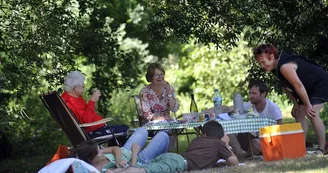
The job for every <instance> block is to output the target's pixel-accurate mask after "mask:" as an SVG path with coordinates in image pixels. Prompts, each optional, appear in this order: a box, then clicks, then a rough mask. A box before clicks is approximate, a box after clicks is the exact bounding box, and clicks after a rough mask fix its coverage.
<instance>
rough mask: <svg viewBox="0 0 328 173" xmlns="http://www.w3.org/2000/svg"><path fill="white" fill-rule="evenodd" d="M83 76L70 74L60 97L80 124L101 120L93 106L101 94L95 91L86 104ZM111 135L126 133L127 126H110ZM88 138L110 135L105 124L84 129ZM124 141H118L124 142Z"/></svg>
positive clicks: (75, 73)
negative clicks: (83, 96)
mask: <svg viewBox="0 0 328 173" xmlns="http://www.w3.org/2000/svg"><path fill="white" fill-rule="evenodd" d="M84 80H85V77H84V75H83V74H82V73H81V72H79V71H73V72H70V73H69V74H68V75H67V76H66V78H65V82H64V91H65V92H64V93H63V94H62V95H61V97H62V98H63V100H64V102H65V103H66V105H67V106H68V107H69V108H70V109H71V111H72V112H73V113H74V115H75V116H76V118H77V119H78V120H79V121H80V123H82V124H83V123H90V122H95V121H99V120H101V119H103V118H102V117H101V116H99V115H98V114H97V112H96V111H95V104H96V102H97V101H98V100H99V97H100V96H101V93H100V91H99V90H96V91H95V92H94V93H93V94H92V95H91V97H90V99H89V101H88V103H86V101H85V100H84V99H83V98H82V95H83V91H84ZM110 128H111V129H112V130H113V133H119V132H126V131H127V130H128V129H129V127H128V126H127V125H113V126H110ZM85 131H86V132H87V133H88V136H89V137H90V138H91V139H92V138H96V137H99V136H103V135H107V134H110V130H109V127H108V126H107V125H106V124H104V123H103V124H99V125H95V126H91V127H85ZM124 140H125V139H121V140H120V139H119V141H120V142H123V143H124V142H125V141H124Z"/></svg>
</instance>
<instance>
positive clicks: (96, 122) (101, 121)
mask: <svg viewBox="0 0 328 173" xmlns="http://www.w3.org/2000/svg"><path fill="white" fill-rule="evenodd" d="M112 120H113V118H104V119H102V120H99V121H95V122H91V123H84V124H79V126H80V127H90V126H95V125H98V124H101V123H106V122H109V121H112Z"/></svg>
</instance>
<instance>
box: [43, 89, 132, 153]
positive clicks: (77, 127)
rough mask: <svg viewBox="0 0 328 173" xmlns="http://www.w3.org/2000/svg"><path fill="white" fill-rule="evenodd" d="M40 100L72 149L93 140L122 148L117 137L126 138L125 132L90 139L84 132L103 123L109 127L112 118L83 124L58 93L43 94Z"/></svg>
mask: <svg viewBox="0 0 328 173" xmlns="http://www.w3.org/2000/svg"><path fill="white" fill-rule="evenodd" d="M40 98H41V100H42V102H43V103H44V105H45V106H46V107H47V109H48V111H49V112H50V114H51V115H52V117H53V119H54V120H55V121H56V122H57V124H58V125H59V126H60V128H61V129H62V130H63V131H64V133H65V134H66V136H67V138H68V140H69V141H70V143H71V145H72V147H75V146H77V145H79V144H80V143H81V142H83V141H86V140H93V141H95V142H97V143H98V144H99V145H100V144H104V143H105V142H108V141H110V140H114V141H115V143H116V144H117V145H118V146H120V144H119V142H118V140H117V139H116V137H119V136H126V133H124V132H123V133H115V134H114V133H113V131H112V130H111V129H110V130H111V134H110V135H105V136H100V137H97V138H93V139H90V137H89V136H88V134H87V133H86V132H85V131H84V129H83V127H89V126H94V125H98V124H101V123H107V125H108V126H109V124H108V122H109V121H111V120H112V118H104V119H102V120H100V121H96V122H92V123H85V124H81V123H80V122H79V121H78V120H77V118H76V117H75V115H74V114H73V112H72V111H71V110H70V109H69V108H68V107H67V105H66V104H65V102H64V101H63V100H62V98H61V97H60V96H59V95H58V93H57V92H55V91H53V92H50V93H46V94H42V95H40Z"/></svg>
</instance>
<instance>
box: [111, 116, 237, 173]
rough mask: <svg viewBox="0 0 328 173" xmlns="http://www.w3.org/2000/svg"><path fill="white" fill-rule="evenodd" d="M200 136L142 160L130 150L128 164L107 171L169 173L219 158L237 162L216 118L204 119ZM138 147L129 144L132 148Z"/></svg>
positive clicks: (196, 167) (207, 164)
mask: <svg viewBox="0 0 328 173" xmlns="http://www.w3.org/2000/svg"><path fill="white" fill-rule="evenodd" d="M202 133H203V136H202V137H197V138H196V139H194V140H193V141H192V143H191V145H190V146H189V147H188V148H187V150H186V152H184V153H182V154H176V153H164V154H161V155H159V156H157V157H156V158H155V159H153V160H150V161H149V162H148V163H146V164H137V162H136V161H137V156H136V154H133V157H132V161H131V164H130V167H128V168H118V169H114V170H112V171H108V172H107V173H109V172H113V173H116V172H120V173H169V172H179V171H191V170H200V169H207V168H213V167H215V166H216V165H217V161H218V160H219V159H224V160H226V161H227V164H228V165H237V164H238V159H237V157H236V156H235V155H234V154H233V152H232V151H231V150H230V149H229V147H228V145H229V138H228V137H227V135H225V134H224V131H223V128H222V126H221V124H219V123H218V122H216V121H209V122H207V123H206V124H205V125H204V127H203V128H202ZM138 149H140V147H139V146H137V145H136V144H134V145H133V149H132V150H133V152H136V153H137V152H138V151H135V150H138Z"/></svg>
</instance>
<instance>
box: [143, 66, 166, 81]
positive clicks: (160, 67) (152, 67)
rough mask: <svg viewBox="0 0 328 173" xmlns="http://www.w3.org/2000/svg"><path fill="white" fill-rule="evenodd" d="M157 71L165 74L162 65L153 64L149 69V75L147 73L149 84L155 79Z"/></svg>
mask: <svg viewBox="0 0 328 173" xmlns="http://www.w3.org/2000/svg"><path fill="white" fill-rule="evenodd" d="M156 69H158V70H160V71H162V72H163V73H164V74H165V70H164V68H163V66H162V65H161V64H159V63H156V62H155V63H151V64H149V65H148V67H147V73H146V79H147V82H151V80H152V78H153V77H154V74H155V70H156Z"/></svg>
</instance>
